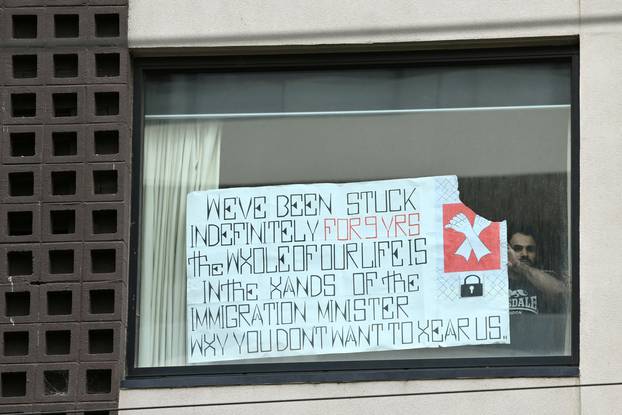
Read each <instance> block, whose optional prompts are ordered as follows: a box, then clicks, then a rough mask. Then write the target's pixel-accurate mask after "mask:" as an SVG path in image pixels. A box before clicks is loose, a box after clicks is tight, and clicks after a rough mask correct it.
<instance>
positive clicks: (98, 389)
mask: <svg viewBox="0 0 622 415" xmlns="http://www.w3.org/2000/svg"><path fill="white" fill-rule="evenodd" d="M111 383H112V370H110V369H88V370H87V371H86V393H89V394H91V393H110V391H111V390H112V385H111Z"/></svg>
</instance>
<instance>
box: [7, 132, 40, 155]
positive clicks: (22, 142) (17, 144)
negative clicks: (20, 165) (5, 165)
mask: <svg viewBox="0 0 622 415" xmlns="http://www.w3.org/2000/svg"><path fill="white" fill-rule="evenodd" d="M10 141H11V157H31V156H34V155H35V143H36V141H35V133H33V132H25V133H11V136H10Z"/></svg>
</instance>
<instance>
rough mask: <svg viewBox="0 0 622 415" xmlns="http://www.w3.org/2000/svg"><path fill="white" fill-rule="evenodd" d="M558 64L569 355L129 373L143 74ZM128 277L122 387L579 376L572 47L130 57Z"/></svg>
mask: <svg viewBox="0 0 622 415" xmlns="http://www.w3.org/2000/svg"><path fill="white" fill-rule="evenodd" d="M553 61H558V62H566V63H568V64H569V65H570V68H571V134H570V135H571V143H570V153H571V154H570V156H571V171H570V188H569V190H570V244H571V251H570V252H571V270H570V272H571V275H572V293H571V304H572V311H571V342H572V344H571V355H570V356H542V357H519V358H517V357H503V358H455V359H425V360H422V359H407V360H387V361H384V360H364V361H332V362H310V363H266V364H236V365H231V364H229V365H217V366H194V365H193V366H175V367H148V368H144V367H142V368H141V367H136V366H135V363H136V361H135V358H136V351H137V350H138V348H137V343H138V335H137V323H138V322H137V318H136V313H137V299H138V298H139V295H138V294H139V293H138V285H139V284H138V263H139V261H138V250H139V241H138V239H139V234H140V186H141V174H142V173H141V166H142V165H141V161H142V136H143V120H144V112H143V111H144V102H143V97H144V95H143V93H144V78H145V74H146V73H166V72H182V71H183V72H197V71H199V72H204V71H218V72H226V71H233V70H235V71H256V70H262V71H265V70H271V71H279V70H291V69H313V68H321V69H337V68H339V69H346V68H347V69H355V68H356V69H362V68H377V67H399V66H415V65H419V66H420V65H438V64H444V65H445V64H446V65H452V64H455V65H466V64H482V63H491V64H492V63H529V62H553ZM133 64H134V66H133V67H134V104H133V137H132V172H133V174H132V187H133V190H132V202H131V203H132V204H131V226H130V235H131V241H130V278H129V284H128V285H129V287H128V288H129V296H128V298H129V300H128V301H129V304H128V333H127V355H126V360H127V361H126V364H127V373H126V377H125V379H124V380H123V381H122V386H123V387H125V388H146V387H190V386H202V385H205V386H207V385H242V384H284V383H294V382H295V383H300V382H309V383H317V382H353V381H379V380H410V379H450V378H465V377H468V378H499V377H563V376H578V374H579V368H578V366H579V273H578V272H579V50H578V47H577V46H574V45H570V46H554V47H516V48H489V49H486V48H481V49H462V50H445V51H410V52H408V51H407V52H404V51H398V52H394V51H390V52H363V53H361V52H337V53H335V52H332V53H302V54H293V53H292V54H284V55H258V54H256V55H235V56H230V55H229V56H227V55H225V56H223V55H221V56H206V57H170V58H169V57H167V58H136V59H134V62H133Z"/></svg>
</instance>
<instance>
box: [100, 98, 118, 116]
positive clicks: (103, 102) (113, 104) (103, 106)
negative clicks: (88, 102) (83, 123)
mask: <svg viewBox="0 0 622 415" xmlns="http://www.w3.org/2000/svg"><path fill="white" fill-rule="evenodd" d="M118 114H119V93H118V92H96V93H95V115H98V116H105V115H118Z"/></svg>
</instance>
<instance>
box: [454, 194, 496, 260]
mask: <svg viewBox="0 0 622 415" xmlns="http://www.w3.org/2000/svg"><path fill="white" fill-rule="evenodd" d="M500 251H501V246H500V239H499V223H497V222H491V221H489V220H488V219H485V218H483V217H481V216H479V215H477V214H475V212H473V211H472V210H471V209H469V208H468V207H466V206H465V205H463V204H462V203H451V204H447V205H443V253H444V255H445V272H463V271H486V270H495V269H499V268H501V252H500Z"/></svg>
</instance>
